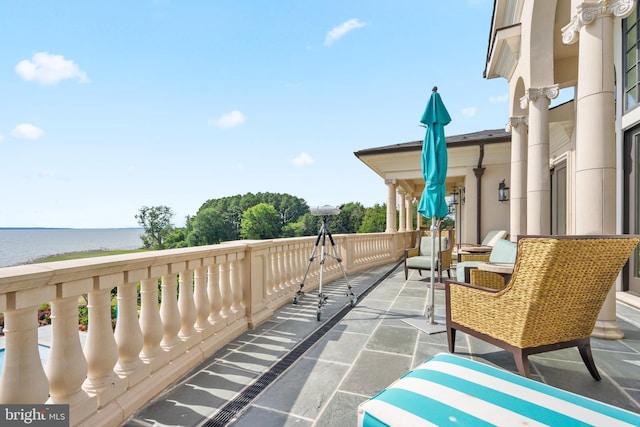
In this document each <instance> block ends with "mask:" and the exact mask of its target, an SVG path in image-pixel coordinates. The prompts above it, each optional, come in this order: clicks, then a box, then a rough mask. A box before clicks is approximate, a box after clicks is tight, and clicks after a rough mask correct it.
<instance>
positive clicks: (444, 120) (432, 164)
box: [418, 87, 451, 333]
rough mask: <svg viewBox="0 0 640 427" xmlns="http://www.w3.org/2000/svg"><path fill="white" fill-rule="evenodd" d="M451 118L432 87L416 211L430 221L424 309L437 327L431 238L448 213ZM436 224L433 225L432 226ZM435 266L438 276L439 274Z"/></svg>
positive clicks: (428, 104) (426, 113)
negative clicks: (448, 129)
mask: <svg viewBox="0 0 640 427" xmlns="http://www.w3.org/2000/svg"><path fill="white" fill-rule="evenodd" d="M450 121H451V117H450V116H449V113H448V112H447V109H446V108H445V106H444V104H443V103H442V99H441V98H440V94H439V93H438V88H437V87H434V88H433V91H432V93H431V98H429V102H428V103H427V107H426V108H425V110H424V114H423V115H422V119H421V120H420V123H422V124H423V125H424V126H425V127H426V128H427V130H426V134H425V136H424V141H423V143H422V175H423V177H424V184H425V186H424V191H423V192H422V197H421V198H420V204H419V205H418V212H419V213H420V214H422V215H423V216H425V217H427V218H431V283H430V287H431V289H430V292H429V300H430V301H429V305H428V307H427V310H428V313H427V318H428V321H429V324H430V325H437V323H436V322H435V317H434V311H435V306H434V305H435V302H434V295H433V293H434V290H435V283H434V282H435V271H434V267H435V263H436V260H435V254H436V251H435V235H436V230H440V223H441V222H442V219H443V218H444V217H445V216H447V214H448V213H449V207H448V206H447V201H446V199H445V193H446V189H445V181H446V179H447V162H448V158H447V141H446V139H445V136H444V127H445V126H446V125H447V124H449V122H450ZM436 224H437V225H436ZM438 241H440V239H438ZM440 270H441V269H440V267H438V274H441V271H440ZM428 332H430V333H433V332H444V329H442V330H440V328H436V329H434V328H433V327H431V330H430V331H428Z"/></svg>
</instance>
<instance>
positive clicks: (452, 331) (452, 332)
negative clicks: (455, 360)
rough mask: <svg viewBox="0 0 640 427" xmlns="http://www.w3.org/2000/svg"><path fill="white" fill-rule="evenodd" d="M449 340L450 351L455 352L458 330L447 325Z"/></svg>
mask: <svg viewBox="0 0 640 427" xmlns="http://www.w3.org/2000/svg"><path fill="white" fill-rule="evenodd" d="M447 342H448V343H449V353H453V352H454V351H455V347H456V330H455V329H453V328H451V327H447Z"/></svg>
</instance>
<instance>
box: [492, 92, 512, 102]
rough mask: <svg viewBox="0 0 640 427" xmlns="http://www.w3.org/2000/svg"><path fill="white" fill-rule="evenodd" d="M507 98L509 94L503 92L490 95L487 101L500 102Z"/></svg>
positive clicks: (505, 100)
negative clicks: (502, 93)
mask: <svg viewBox="0 0 640 427" xmlns="http://www.w3.org/2000/svg"><path fill="white" fill-rule="evenodd" d="M507 99H509V94H508V93H505V94H504V95H499V96H490V97H489V102H490V103H492V104H502V103H503V102H507Z"/></svg>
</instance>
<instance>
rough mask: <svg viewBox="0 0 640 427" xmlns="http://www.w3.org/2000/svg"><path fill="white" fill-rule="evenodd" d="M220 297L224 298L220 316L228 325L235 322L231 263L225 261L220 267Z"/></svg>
mask: <svg viewBox="0 0 640 427" xmlns="http://www.w3.org/2000/svg"><path fill="white" fill-rule="evenodd" d="M220 296H221V297H222V309H221V310H220V314H221V315H222V317H223V318H224V319H225V321H226V323H227V325H230V324H231V323H233V322H235V320H236V317H235V313H234V312H233V311H232V310H231V304H233V299H232V298H233V296H232V294H231V285H230V280H229V262H228V261H227V260H225V262H223V263H222V264H221V265H220Z"/></svg>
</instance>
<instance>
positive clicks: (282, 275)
mask: <svg viewBox="0 0 640 427" xmlns="http://www.w3.org/2000/svg"><path fill="white" fill-rule="evenodd" d="M284 257H285V254H284V248H283V247H282V246H278V286H279V288H280V290H281V293H282V294H283V295H286V294H287V293H288V291H289V289H287V283H286V282H287V273H286V270H285V268H284Z"/></svg>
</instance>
